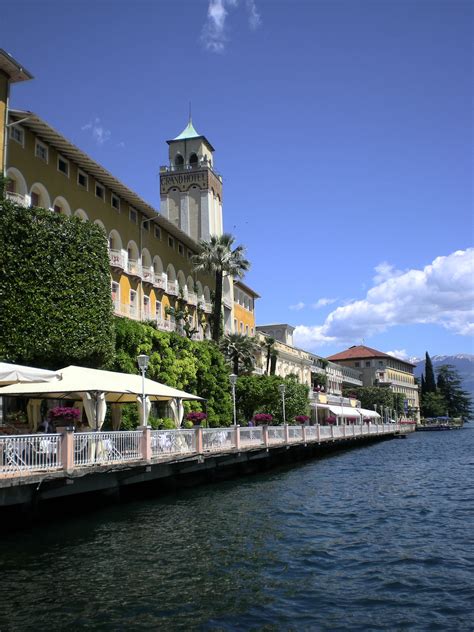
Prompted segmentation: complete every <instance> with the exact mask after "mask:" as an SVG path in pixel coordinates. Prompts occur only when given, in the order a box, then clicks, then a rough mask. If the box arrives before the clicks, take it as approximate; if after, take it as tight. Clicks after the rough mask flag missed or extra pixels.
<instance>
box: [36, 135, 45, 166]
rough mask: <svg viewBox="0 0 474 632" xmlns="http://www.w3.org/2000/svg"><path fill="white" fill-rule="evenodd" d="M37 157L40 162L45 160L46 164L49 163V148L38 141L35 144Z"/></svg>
mask: <svg viewBox="0 0 474 632" xmlns="http://www.w3.org/2000/svg"><path fill="white" fill-rule="evenodd" d="M35 156H36V157H37V158H39V159H40V160H44V162H48V147H47V146H46V145H45V144H44V143H42V142H41V141H39V140H38V139H36V144H35Z"/></svg>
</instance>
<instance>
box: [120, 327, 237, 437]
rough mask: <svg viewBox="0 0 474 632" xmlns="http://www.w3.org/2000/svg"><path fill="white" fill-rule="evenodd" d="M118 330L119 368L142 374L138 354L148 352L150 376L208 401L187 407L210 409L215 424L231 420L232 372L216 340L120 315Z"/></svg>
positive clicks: (186, 405) (207, 410)
mask: <svg viewBox="0 0 474 632" xmlns="http://www.w3.org/2000/svg"><path fill="white" fill-rule="evenodd" d="M115 329H116V356H115V363H114V368H115V370H117V371H124V372H126V373H138V368H137V356H138V354H140V353H146V354H147V355H148V356H149V357H150V360H149V364H148V369H147V377H149V378H151V379H154V380H157V381H158V382H163V383H165V384H167V385H168V386H172V387H175V388H179V389H182V390H185V391H188V392H190V393H194V394H196V395H199V396H201V397H204V398H205V399H206V400H207V404H206V405H204V404H201V403H198V402H189V403H185V408H186V410H191V409H192V410H202V409H204V410H206V412H207V415H208V422H209V425H211V426H227V425H229V424H230V423H231V421H232V399H231V395H230V384H229V371H228V369H227V366H226V364H225V360H224V357H223V355H222V353H221V352H220V351H219V349H218V348H217V347H216V345H215V344H214V343H212V342H210V341H203V342H197V341H193V340H189V339H188V338H186V337H183V336H179V335H178V334H176V333H168V332H163V331H159V330H158V329H156V328H155V327H154V326H152V325H150V324H144V323H137V322H135V321H132V320H129V319H126V318H118V317H116V318H115Z"/></svg>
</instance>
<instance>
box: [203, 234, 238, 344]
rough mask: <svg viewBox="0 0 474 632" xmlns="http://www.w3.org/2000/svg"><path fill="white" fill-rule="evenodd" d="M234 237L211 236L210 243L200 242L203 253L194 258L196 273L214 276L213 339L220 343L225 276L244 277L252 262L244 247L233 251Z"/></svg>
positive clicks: (226, 235) (224, 235)
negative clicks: (247, 256)
mask: <svg viewBox="0 0 474 632" xmlns="http://www.w3.org/2000/svg"><path fill="white" fill-rule="evenodd" d="M234 241H235V239H234V237H233V236H232V235H229V234H228V233H224V234H223V235H211V238H210V239H209V241H207V240H202V241H201V242H200V246H201V252H200V253H199V254H197V255H194V256H193V258H192V262H193V267H194V270H195V272H204V273H208V274H214V275H215V279H216V289H215V295H214V308H213V316H212V339H213V340H214V342H219V339H220V337H221V330H222V326H221V314H222V285H223V280H224V275H226V274H227V275H229V276H230V277H239V278H240V277H242V276H243V274H244V272H246V271H247V270H248V269H249V268H250V262H249V261H248V260H247V259H246V258H245V256H244V255H245V249H244V247H243V246H237V247H236V248H234V249H232V246H233V244H234Z"/></svg>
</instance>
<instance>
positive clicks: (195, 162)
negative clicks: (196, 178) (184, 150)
mask: <svg viewBox="0 0 474 632" xmlns="http://www.w3.org/2000/svg"><path fill="white" fill-rule="evenodd" d="M198 162H199V159H198V157H197V154H191V155H190V156H189V164H190V165H191V167H192V168H195V167H197V166H198Z"/></svg>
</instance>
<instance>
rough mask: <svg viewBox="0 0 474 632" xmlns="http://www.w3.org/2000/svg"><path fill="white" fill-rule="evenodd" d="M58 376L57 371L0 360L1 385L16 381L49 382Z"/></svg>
mask: <svg viewBox="0 0 474 632" xmlns="http://www.w3.org/2000/svg"><path fill="white" fill-rule="evenodd" d="M59 378H60V375H59V373H58V372H57V371H47V370H46V369H37V368H35V367H32V366H23V365H21V364H10V363H9V362H0V384H1V385H6V384H15V383H16V382H49V381H51V380H58V379H59Z"/></svg>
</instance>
